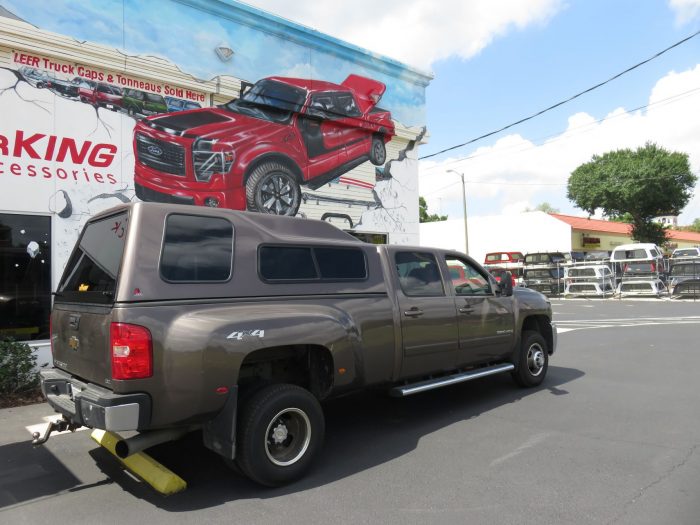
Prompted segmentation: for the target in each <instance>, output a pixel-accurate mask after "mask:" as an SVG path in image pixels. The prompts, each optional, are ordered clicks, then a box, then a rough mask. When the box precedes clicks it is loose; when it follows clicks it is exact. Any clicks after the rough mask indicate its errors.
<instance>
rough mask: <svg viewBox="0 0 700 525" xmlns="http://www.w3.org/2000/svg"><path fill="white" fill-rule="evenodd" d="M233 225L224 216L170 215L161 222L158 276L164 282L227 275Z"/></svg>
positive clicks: (199, 279) (210, 278)
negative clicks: (161, 237)
mask: <svg viewBox="0 0 700 525" xmlns="http://www.w3.org/2000/svg"><path fill="white" fill-rule="evenodd" d="M232 259H233V226H232V225H231V223H230V222H228V221H227V220H225V219H219V218H214V217H200V216H196V215H170V216H168V218H167V220H166V222H165V238H164V240H163V253H162V255H161V258H160V273H161V276H162V277H163V278H164V279H166V280H168V281H176V282H177V281H180V282H207V281H209V282H211V281H226V280H228V279H229V277H231V263H232Z"/></svg>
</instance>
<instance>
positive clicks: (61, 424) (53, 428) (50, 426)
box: [32, 417, 82, 446]
mask: <svg viewBox="0 0 700 525" xmlns="http://www.w3.org/2000/svg"><path fill="white" fill-rule="evenodd" d="M81 426H82V425H79V424H78V423H73V422H72V421H70V420H68V419H66V418H65V417H63V418H62V419H59V420H57V421H49V423H47V425H46V428H44V430H43V431H42V432H32V445H34V446H37V445H43V444H44V443H46V442H47V441H48V440H49V436H51V433H52V432H63V431H65V430H70V431H71V432H75V430H76V429H78V428H80V427H81Z"/></svg>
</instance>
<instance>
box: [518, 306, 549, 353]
mask: <svg viewBox="0 0 700 525" xmlns="http://www.w3.org/2000/svg"><path fill="white" fill-rule="evenodd" d="M527 330H533V331H535V332H539V333H540V334H541V335H542V337H544V340H545V341H546V342H547V350H548V352H549V353H550V354H551V353H552V347H553V345H554V339H553V337H552V323H551V321H550V319H549V317H547V316H546V315H531V316H529V317H526V318H525V319H524V320H523V332H525V331H527Z"/></svg>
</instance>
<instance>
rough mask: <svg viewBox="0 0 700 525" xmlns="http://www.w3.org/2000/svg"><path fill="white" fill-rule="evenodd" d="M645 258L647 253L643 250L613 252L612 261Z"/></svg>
mask: <svg viewBox="0 0 700 525" xmlns="http://www.w3.org/2000/svg"><path fill="white" fill-rule="evenodd" d="M647 257H648V256H647V252H646V251H645V250H644V249H643V248H640V249H637V250H620V251H616V252H613V259H614V260H616V261H622V260H625V259H646V258H647Z"/></svg>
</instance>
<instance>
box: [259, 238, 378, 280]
mask: <svg viewBox="0 0 700 525" xmlns="http://www.w3.org/2000/svg"><path fill="white" fill-rule="evenodd" d="M258 261H259V268H260V276H261V277H262V278H263V279H264V280H266V281H299V280H307V281H308V280H318V279H321V280H326V281H337V280H346V279H353V280H363V279H366V278H367V262H366V261H365V255H364V252H363V251H362V250H357V249H354V248H324V247H320V246H262V247H261V248H260V252H259V255H258Z"/></svg>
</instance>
